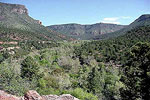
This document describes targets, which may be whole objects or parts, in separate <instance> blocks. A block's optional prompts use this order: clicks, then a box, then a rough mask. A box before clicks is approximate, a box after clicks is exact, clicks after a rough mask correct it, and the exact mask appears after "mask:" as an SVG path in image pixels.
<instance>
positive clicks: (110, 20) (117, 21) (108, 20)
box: [101, 16, 131, 24]
mask: <svg viewBox="0 0 150 100" xmlns="http://www.w3.org/2000/svg"><path fill="white" fill-rule="evenodd" d="M130 18H131V17H130V16H122V17H106V18H104V19H103V20H102V21H101V22H102V23H112V24H121V22H120V20H121V19H124V20H125V19H130Z"/></svg>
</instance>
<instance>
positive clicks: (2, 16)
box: [0, 3, 65, 40]
mask: <svg viewBox="0 0 150 100" xmlns="http://www.w3.org/2000/svg"><path fill="white" fill-rule="evenodd" d="M0 27H4V28H9V29H19V30H23V31H28V32H32V33H36V35H40V36H41V37H46V38H47V39H48V38H49V40H62V39H63V38H65V37H64V36H62V35H61V34H59V33H57V32H55V31H52V30H50V29H48V28H46V27H45V26H43V25H41V23H40V21H38V20H35V19H33V18H31V17H30V16H29V15H28V10H27V9H26V8H25V6H23V5H18V4H7V3H0ZM24 35H25V34H24Z"/></svg>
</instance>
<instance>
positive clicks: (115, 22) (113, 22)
mask: <svg viewBox="0 0 150 100" xmlns="http://www.w3.org/2000/svg"><path fill="white" fill-rule="evenodd" d="M102 23H109V24H121V23H120V22H117V21H102Z"/></svg>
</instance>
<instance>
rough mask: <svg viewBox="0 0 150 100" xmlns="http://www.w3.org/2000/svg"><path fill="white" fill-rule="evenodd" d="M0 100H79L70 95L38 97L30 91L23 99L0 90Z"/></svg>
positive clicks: (34, 92)
mask: <svg viewBox="0 0 150 100" xmlns="http://www.w3.org/2000/svg"><path fill="white" fill-rule="evenodd" d="M0 100H79V99H77V98H75V97H73V96H72V95H70V94H63V95H60V96H57V95H43V96H40V95H39V94H38V93H37V92H36V91H34V90H30V91H28V92H27V93H26V94H25V95H24V96H23V97H17V96H14V95H11V94H8V93H6V92H4V91H1V90H0Z"/></svg>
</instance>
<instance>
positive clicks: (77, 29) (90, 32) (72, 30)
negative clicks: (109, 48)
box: [48, 23, 125, 40]
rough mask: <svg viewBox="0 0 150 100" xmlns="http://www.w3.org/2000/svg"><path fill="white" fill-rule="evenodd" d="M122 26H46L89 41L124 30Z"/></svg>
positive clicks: (99, 24) (98, 24) (101, 24)
mask: <svg viewBox="0 0 150 100" xmlns="http://www.w3.org/2000/svg"><path fill="white" fill-rule="evenodd" d="M124 27H125V26H123V25H116V24H105V23H96V24H92V25H81V24H63V25H52V26H48V28H49V29H52V30H55V31H57V32H60V33H62V34H65V35H67V36H71V37H74V38H77V39H81V40H82V39H89V38H90V37H93V36H97V35H101V34H106V33H110V32H114V31H117V30H120V29H122V28H124Z"/></svg>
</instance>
